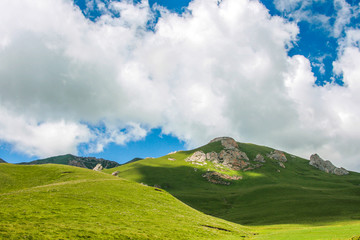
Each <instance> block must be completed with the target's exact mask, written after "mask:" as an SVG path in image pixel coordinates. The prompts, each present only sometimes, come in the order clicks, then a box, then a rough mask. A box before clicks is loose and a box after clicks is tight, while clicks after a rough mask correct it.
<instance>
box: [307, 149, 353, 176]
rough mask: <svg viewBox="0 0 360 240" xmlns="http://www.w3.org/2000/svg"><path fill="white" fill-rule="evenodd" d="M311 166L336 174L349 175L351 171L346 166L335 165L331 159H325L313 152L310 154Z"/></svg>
mask: <svg viewBox="0 0 360 240" xmlns="http://www.w3.org/2000/svg"><path fill="white" fill-rule="evenodd" d="M309 164H310V165H311V166H314V167H316V168H318V169H319V170H321V171H323V172H326V173H331V174H335V175H347V174H349V172H348V171H347V170H346V169H345V168H338V167H335V166H334V165H333V164H332V163H331V162H330V161H329V160H323V159H322V158H321V157H320V156H319V155H318V154H316V153H315V154H313V155H311V156H310V162H309Z"/></svg>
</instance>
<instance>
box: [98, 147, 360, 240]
mask: <svg viewBox="0 0 360 240" xmlns="http://www.w3.org/2000/svg"><path fill="white" fill-rule="evenodd" d="M238 146H239V148H240V150H241V151H243V152H245V153H246V154H247V156H248V157H249V159H250V162H251V163H253V164H255V162H253V161H252V160H253V159H254V158H255V156H256V155H257V154H259V153H260V154H262V155H263V156H265V160H266V163H264V165H263V166H262V167H261V168H257V169H254V170H252V171H246V172H244V171H235V170H227V169H226V168H223V169H220V170H219V168H218V167H216V166H215V164H213V163H212V162H209V161H208V162H207V164H206V165H204V166H200V165H195V164H192V163H190V162H186V161H185V159H186V158H187V157H189V156H191V155H192V154H193V153H194V152H195V151H198V150H201V151H203V152H204V153H208V152H211V151H216V152H220V151H221V150H222V149H223V146H222V145H221V143H220V142H213V143H210V144H208V145H205V146H203V147H201V148H198V149H195V150H192V151H183V152H178V153H175V154H171V155H167V156H164V157H161V158H156V159H144V160H140V161H137V162H134V163H129V164H126V165H123V166H120V167H116V168H114V169H108V170H104V172H107V173H110V172H112V171H115V170H117V171H119V172H120V173H119V176H121V177H123V178H126V179H129V180H133V181H136V182H142V183H145V184H148V185H152V186H154V185H157V186H161V188H163V189H165V190H166V191H168V192H169V193H171V194H172V195H173V196H175V197H176V198H178V199H180V200H181V201H183V202H184V203H186V204H188V205H189V206H192V207H193V208H195V209H197V210H199V211H202V212H204V213H206V214H209V215H213V216H216V217H220V218H223V219H226V220H229V221H232V222H235V223H239V224H243V225H247V226H251V227H252V229H255V230H256V231H258V232H260V233H261V234H259V235H258V236H255V239H289V236H290V235H291V239H349V238H351V237H354V236H359V235H360V230H359V229H360V174H359V173H355V172H350V174H349V175H344V176H337V175H333V174H328V173H325V172H322V171H320V170H318V169H316V168H314V167H312V166H310V165H309V161H308V160H305V159H302V158H299V157H296V156H292V155H290V154H287V153H285V156H286V158H287V159H288V161H287V162H286V163H284V164H285V167H286V168H282V167H280V166H279V162H278V161H276V160H274V159H271V158H269V157H267V154H269V153H270V152H272V151H273V150H274V149H271V148H268V147H264V146H258V145H254V144H245V143H238ZM209 171H216V172H220V173H222V174H226V175H228V176H234V175H235V176H241V177H242V179H241V180H229V181H228V182H229V183H230V185H219V184H213V183H210V182H208V181H207V179H206V178H204V177H203V175H204V174H205V173H207V172H209Z"/></svg>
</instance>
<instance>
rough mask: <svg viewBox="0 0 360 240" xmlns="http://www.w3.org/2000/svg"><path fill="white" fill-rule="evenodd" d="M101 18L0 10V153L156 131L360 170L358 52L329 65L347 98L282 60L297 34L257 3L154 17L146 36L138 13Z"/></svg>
mask: <svg viewBox="0 0 360 240" xmlns="http://www.w3.org/2000/svg"><path fill="white" fill-rule="evenodd" d="M296 2H298V1H295V3H296ZM92 4H96V1H95V2H92ZM89 7H94V5H91V4H89ZM102 7H104V6H102ZM107 10H109V9H106V8H105V9H103V10H102V11H103V15H102V16H101V17H100V18H99V19H98V20H97V21H96V22H91V21H89V20H88V19H86V18H85V17H84V16H83V15H82V13H81V11H80V10H79V9H78V8H76V7H74V6H73V4H72V3H71V1H69V0H49V1H41V0H36V1H34V0H31V1H30V0H28V1H27V0H24V1H21V3H19V2H18V1H10V0H6V1H1V2H0V44H1V45H0V107H1V111H2V113H5V114H7V115H6V116H7V117H6V118H2V119H1V120H0V139H1V140H2V141H6V142H10V143H12V144H13V145H14V146H15V148H16V150H18V151H21V152H24V153H27V154H29V155H37V156H47V155H55V154H61V153H66V152H76V147H77V146H78V145H79V144H81V143H88V144H89V145H90V149H89V151H90V152H99V151H102V150H103V149H104V148H105V147H106V145H107V144H109V143H111V142H115V143H116V144H126V143H127V142H129V141H136V140H139V139H143V138H144V137H145V136H146V133H147V132H148V131H149V130H150V129H151V128H154V127H162V129H163V131H164V133H169V134H173V135H175V136H177V137H179V138H180V139H182V140H185V141H186V142H187V144H188V146H189V147H193V146H198V145H200V144H205V143H206V142H207V141H209V140H210V139H211V138H213V137H216V136H222V135H230V136H233V137H235V138H236V139H238V140H240V141H245V142H254V143H259V144H266V145H269V146H273V147H277V148H281V149H284V150H286V151H289V152H292V151H296V153H298V154H300V155H302V156H305V157H308V155H309V154H310V153H313V152H315V151H318V152H319V153H320V155H322V156H324V157H325V158H329V159H330V160H334V161H335V163H337V164H338V165H344V166H345V167H349V168H353V169H355V168H356V169H359V168H360V166H358V165H356V163H355V161H354V160H353V159H354V158H355V157H357V156H358V155H359V154H360V152H358V150H357V149H356V148H354V147H351V146H353V145H352V144H351V143H353V142H356V143H357V142H359V141H360V138H359V137H358V136H360V134H358V129H356V128H355V130H354V127H353V124H354V123H356V122H357V121H358V118H359V116H360V113H359V112H357V111H354V110H353V107H355V106H357V105H358V103H359V99H358V95H359V94H357V93H358V91H359V90H360V89H358V88H357V84H358V83H357V81H356V79H358V72H356V70H355V69H356V67H355V66H356V65H352V64H353V63H352V61H358V59H357V56H358V55H357V54H358V52H357V51H358V46H352V48H350V47H349V48H348V46H347V45H346V47H344V49H346V50H344V52H343V54H342V55H341V58H339V61H338V63H337V65H336V68H337V69H338V71H339V72H342V73H343V74H344V79H345V82H346V84H347V86H346V87H339V86H335V85H327V86H325V87H316V86H314V82H315V78H314V76H313V74H312V72H311V65H310V62H309V61H308V60H307V59H306V58H305V57H302V56H294V57H289V56H288V55H287V49H288V48H289V47H291V45H292V43H293V41H296V37H297V34H298V28H297V26H296V25H295V24H293V23H289V22H287V21H286V20H284V19H282V18H280V17H271V16H270V15H269V14H268V10H267V9H266V8H265V7H264V6H263V5H261V4H260V3H258V2H256V1H238V0H223V1H222V2H221V3H220V4H218V1H215V0H214V1H208V0H195V1H193V2H192V3H191V4H190V5H189V11H186V12H185V13H184V14H183V15H181V16H179V15H178V14H175V13H170V12H167V11H166V10H165V9H161V12H162V17H161V18H160V19H159V21H158V23H157V25H156V26H155V31H154V32H152V31H147V30H146V24H147V23H148V21H151V20H153V16H152V15H151V12H150V9H149V6H148V3H147V2H143V3H140V4H137V5H135V6H134V5H133V4H131V3H130V2H127V1H125V2H120V3H115V2H114V3H112V4H111V5H110V10H111V11H112V13H111V11H107ZM114 11H117V12H118V13H119V15H120V16H121V17H120V18H118V17H115V16H114V14H113V13H114ZM15 13H16V14H15ZM348 36H349V38H350V32H349V35H348ZM353 36H355V33H354V34H353ZM353 38H354V39H355V37H353ZM344 106H346V107H344ZM85 123H89V125H86V124H85ZM98 124H100V125H103V128H101V130H99V129H96V128H93V127H91V126H94V125H95V126H96V125H98ZM59 138H61V139H60V140H61V141H60V142H59ZM344 156H345V158H344Z"/></svg>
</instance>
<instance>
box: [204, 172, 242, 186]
mask: <svg viewBox="0 0 360 240" xmlns="http://www.w3.org/2000/svg"><path fill="white" fill-rule="evenodd" d="M202 176H203V177H204V178H206V179H207V180H208V182H211V183H215V184H221V185H230V182H228V181H226V180H240V179H242V176H230V175H226V174H223V173H219V172H214V171H208V172H206V173H204V174H203V175H202Z"/></svg>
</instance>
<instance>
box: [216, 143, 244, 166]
mask: <svg viewBox="0 0 360 240" xmlns="http://www.w3.org/2000/svg"><path fill="white" fill-rule="evenodd" d="M218 159H219V162H220V163H221V164H222V165H224V166H225V167H228V168H230V169H233V170H240V169H243V168H245V167H247V166H248V165H249V164H250V163H249V162H248V161H249V158H248V157H247V155H246V153H244V152H241V151H240V150H239V149H237V148H235V149H224V150H222V151H221V152H220V153H219V154H218Z"/></svg>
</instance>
